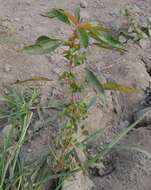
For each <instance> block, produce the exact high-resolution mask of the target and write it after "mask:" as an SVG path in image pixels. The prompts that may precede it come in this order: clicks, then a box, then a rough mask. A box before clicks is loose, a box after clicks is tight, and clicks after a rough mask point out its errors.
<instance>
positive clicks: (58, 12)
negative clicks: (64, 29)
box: [43, 9, 70, 25]
mask: <svg viewBox="0 0 151 190" xmlns="http://www.w3.org/2000/svg"><path fill="white" fill-rule="evenodd" d="M43 16H46V17H48V18H58V19H59V20H60V21H62V22H64V23H66V24H69V25H70V20H69V18H68V16H67V15H66V13H65V11H64V10H63V9H52V10H51V11H49V12H47V13H46V14H45V15H43Z"/></svg>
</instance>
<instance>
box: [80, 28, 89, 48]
mask: <svg viewBox="0 0 151 190" xmlns="http://www.w3.org/2000/svg"><path fill="white" fill-rule="evenodd" d="M78 34H79V40H80V44H81V46H82V47H85V48H87V47H88V44H89V35H88V33H87V31H85V30H84V29H81V28H79V29H78Z"/></svg>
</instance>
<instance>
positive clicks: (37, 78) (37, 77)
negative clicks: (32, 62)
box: [13, 76, 51, 84]
mask: <svg viewBox="0 0 151 190" xmlns="http://www.w3.org/2000/svg"><path fill="white" fill-rule="evenodd" d="M32 81H51V80H50V79H49V78H46V77H40V76H34V77H32V78H30V79H26V80H22V81H20V80H17V81H16V82H15V83H13V84H21V83H26V82H32Z"/></svg>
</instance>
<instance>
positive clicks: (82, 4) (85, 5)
mask: <svg viewBox="0 0 151 190" xmlns="http://www.w3.org/2000/svg"><path fill="white" fill-rule="evenodd" d="M87 6H88V2H87V1H85V0H81V2H80V7H81V8H86V7H87Z"/></svg>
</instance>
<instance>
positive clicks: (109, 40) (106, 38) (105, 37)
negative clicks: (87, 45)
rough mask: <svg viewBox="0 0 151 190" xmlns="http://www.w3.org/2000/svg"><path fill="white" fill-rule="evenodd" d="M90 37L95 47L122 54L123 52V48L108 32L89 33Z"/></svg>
mask: <svg viewBox="0 0 151 190" xmlns="http://www.w3.org/2000/svg"><path fill="white" fill-rule="evenodd" d="M91 36H92V37H93V38H94V39H96V41H97V43H96V45H98V46H101V47H103V46H104V47H105V48H109V49H111V48H112V49H116V50H118V51H122V52H123V51H125V49H124V46H123V45H122V44H121V43H120V42H119V41H118V40H117V39H115V38H114V37H113V36H112V35H110V34H109V33H108V32H104V31H100V30H96V31H93V32H91Z"/></svg>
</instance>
